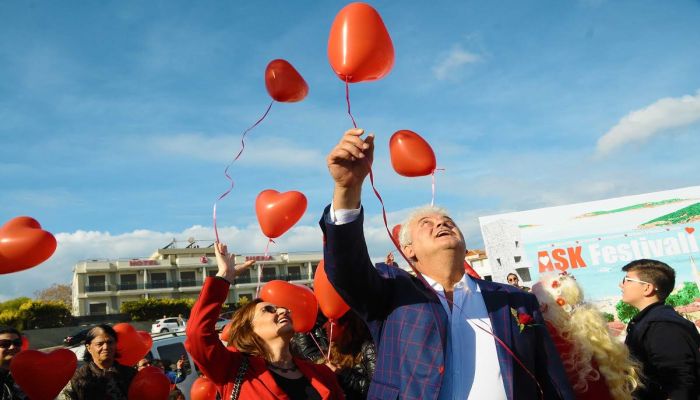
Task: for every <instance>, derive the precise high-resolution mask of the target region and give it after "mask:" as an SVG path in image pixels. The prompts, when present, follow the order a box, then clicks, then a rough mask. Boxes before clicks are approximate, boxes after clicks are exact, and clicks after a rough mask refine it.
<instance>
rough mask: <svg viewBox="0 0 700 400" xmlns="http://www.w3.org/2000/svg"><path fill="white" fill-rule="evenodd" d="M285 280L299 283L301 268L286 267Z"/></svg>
mask: <svg viewBox="0 0 700 400" xmlns="http://www.w3.org/2000/svg"><path fill="white" fill-rule="evenodd" d="M287 280H288V281H300V280H301V267H299V266H295V267H287Z"/></svg>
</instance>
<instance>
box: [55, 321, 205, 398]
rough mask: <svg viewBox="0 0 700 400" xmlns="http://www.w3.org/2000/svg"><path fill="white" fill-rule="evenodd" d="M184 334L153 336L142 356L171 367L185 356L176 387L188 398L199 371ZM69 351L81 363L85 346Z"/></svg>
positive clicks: (72, 348) (75, 347)
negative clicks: (186, 347) (179, 380)
mask: <svg viewBox="0 0 700 400" xmlns="http://www.w3.org/2000/svg"><path fill="white" fill-rule="evenodd" d="M186 338H187V337H186V336H185V333H184V332H177V333H166V334H161V335H155V336H153V345H152V346H151V350H150V351H149V352H148V353H147V354H146V355H145V356H144V358H148V359H149V360H154V359H159V360H162V361H163V364H164V365H165V366H166V368H168V367H172V366H174V365H176V364H177V361H178V360H179V359H180V357H182V356H183V355H184V356H185V365H184V369H185V373H186V377H185V380H184V381H182V382H180V383H178V384H177V387H178V388H179V389H180V391H182V393H183V394H184V395H185V398H186V399H189V398H190V389H191V388H192V383H194V381H195V380H196V379H197V377H198V376H199V374H200V372H199V369H198V368H197V366H196V365H195V363H194V360H192V357H191V356H190V354H189V353H188V352H187V350H185V339H186ZM69 350H70V351H72V352H73V353H75V355H76V357H78V366H81V365H83V355H84V354H85V346H79V345H78V346H73V347H70V348H69Z"/></svg>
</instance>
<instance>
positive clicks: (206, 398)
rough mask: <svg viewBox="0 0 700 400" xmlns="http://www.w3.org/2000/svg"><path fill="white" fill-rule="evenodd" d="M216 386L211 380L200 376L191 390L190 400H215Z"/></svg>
mask: <svg viewBox="0 0 700 400" xmlns="http://www.w3.org/2000/svg"><path fill="white" fill-rule="evenodd" d="M215 399H216V385H214V382H212V381H210V380H209V379H207V378H205V377H203V376H200V377H199V378H197V379H195V381H194V382H193V383H192V388H191V389H190V400H215Z"/></svg>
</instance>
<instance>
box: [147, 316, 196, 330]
mask: <svg viewBox="0 0 700 400" xmlns="http://www.w3.org/2000/svg"><path fill="white" fill-rule="evenodd" d="M186 326H187V320H186V319H182V318H178V317H170V318H161V319H158V320H156V322H155V323H154V324H153V325H151V333H165V332H184V331H185V327H186Z"/></svg>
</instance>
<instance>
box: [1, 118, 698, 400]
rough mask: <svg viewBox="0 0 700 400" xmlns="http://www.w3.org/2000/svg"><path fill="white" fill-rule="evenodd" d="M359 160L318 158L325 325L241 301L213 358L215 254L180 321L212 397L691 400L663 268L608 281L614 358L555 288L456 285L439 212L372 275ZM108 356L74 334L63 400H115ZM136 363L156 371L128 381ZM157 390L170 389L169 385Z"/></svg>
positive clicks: (339, 150) (8, 351) (218, 295)
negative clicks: (337, 299) (301, 329)
mask: <svg viewBox="0 0 700 400" xmlns="http://www.w3.org/2000/svg"><path fill="white" fill-rule="evenodd" d="M373 150H374V138H373V136H372V135H368V136H364V131H363V130H361V129H352V130H349V131H347V132H346V133H345V134H344V135H343V137H342V139H341V140H340V142H339V143H338V144H337V146H336V147H335V148H334V149H333V150H332V151H331V153H330V154H329V156H328V158H327V163H328V169H329V172H330V175H331V177H332V178H333V181H334V185H335V186H334V192H333V200H332V203H331V204H330V205H329V206H328V207H327V208H326V209H325V210H324V213H323V216H322V217H321V220H320V226H321V229H322V231H323V234H324V261H325V271H326V274H327V276H328V280H329V281H330V282H331V284H332V285H333V287H334V288H335V289H336V290H337V292H338V293H339V294H340V295H341V297H342V298H343V300H344V301H345V302H346V303H347V304H348V305H349V306H350V310H349V311H348V312H347V313H346V314H345V315H344V316H343V317H341V318H339V319H338V320H337V321H325V320H322V319H321V320H319V321H318V323H317V325H316V326H315V327H314V328H313V329H312V330H311V332H309V333H306V334H296V335H295V332H294V329H293V325H292V321H293V318H294V315H292V314H291V313H290V310H289V309H288V308H286V307H284V305H281V304H273V303H270V302H266V301H263V300H262V299H255V300H253V301H252V302H250V303H248V304H246V305H244V306H242V307H241V308H240V309H238V310H237V311H236V312H235V313H234V314H233V316H232V321H231V327H230V329H229V332H230V333H229V337H227V338H225V339H226V344H224V343H223V342H222V340H221V339H220V338H219V335H218V334H217V333H216V331H215V323H216V320H217V317H218V315H219V312H220V310H221V305H222V304H223V303H224V302H225V301H226V298H227V296H228V293H229V288H230V286H231V284H232V283H233V282H234V279H235V277H236V276H237V275H238V274H239V273H241V272H242V271H245V270H246V269H247V268H250V267H251V266H252V264H253V263H254V261H247V262H246V263H244V264H241V265H234V262H233V260H234V257H233V255H232V254H231V253H229V251H228V248H227V246H226V245H225V244H223V243H216V245H215V251H216V258H217V265H218V272H217V274H216V276H214V277H209V278H207V279H206V281H205V282H204V285H203V288H202V291H201V293H200V296H199V299H198V300H197V302H196V304H195V306H194V307H193V309H192V311H191V314H190V319H189V321H188V324H187V340H186V342H185V346H186V348H187V350H188V352H189V353H190V354H191V356H192V358H193V360H194V361H195V363H196V364H197V366H198V367H199V370H200V371H201V372H202V373H203V374H204V375H205V376H206V377H207V378H208V379H209V380H211V382H213V384H214V385H215V387H216V389H217V392H218V393H219V396H220V398H222V399H345V398H347V399H397V398H400V399H436V400H438V399H439V400H442V399H467V398H470V399H510V400H512V399H633V398H634V399H698V396H699V395H700V351H699V348H700V335H699V334H698V331H697V329H696V328H695V326H694V325H693V324H692V323H690V322H689V321H687V320H686V319H684V318H683V317H682V316H680V315H679V314H678V313H677V312H676V311H675V310H674V309H673V308H671V307H670V306H667V305H665V304H664V302H665V300H666V298H667V297H668V295H669V294H670V293H671V291H672V290H673V287H674V285H675V272H674V270H673V269H672V268H671V267H670V266H668V265H666V264H664V263H663V262H659V261H655V260H636V261H633V262H630V263H629V264H627V265H625V266H624V267H622V271H623V272H624V273H625V276H624V277H623V278H622V282H621V283H620V288H621V290H622V300H623V301H624V302H625V303H627V304H630V305H632V306H633V307H635V308H637V309H638V310H639V311H640V312H639V314H637V316H635V317H634V318H633V319H632V320H631V321H630V323H629V325H628V327H627V336H626V340H625V343H624V344H623V343H621V342H620V341H618V340H617V339H615V338H614V337H612V336H611V334H610V333H609V331H608V330H607V324H606V321H605V320H604V318H603V316H602V315H601V313H600V312H599V311H598V310H596V309H595V308H594V307H592V306H591V305H590V304H588V303H587V302H586V301H585V298H584V295H583V291H582V289H581V287H580V286H579V285H578V283H577V282H576V279H575V278H574V277H573V276H571V275H569V274H566V273H560V274H543V275H541V276H540V279H539V281H538V282H537V283H536V284H535V285H534V286H533V287H532V288H526V287H523V286H520V283H519V277H518V275H516V274H515V273H513V274H511V275H509V276H508V279H507V280H508V282H509V284H501V283H496V282H490V281H486V280H481V279H477V278H475V277H472V276H470V275H469V274H466V273H465V267H464V254H465V251H466V247H465V239H464V236H463V235H462V232H461V230H460V229H459V227H458V226H457V224H456V223H455V222H454V220H453V219H452V218H450V216H449V214H448V213H447V212H446V211H445V210H443V209H441V208H438V207H434V206H426V207H422V208H419V209H417V210H415V211H414V212H413V213H411V214H410V215H409V216H408V218H407V219H406V221H405V222H404V223H403V224H402V225H401V229H400V232H399V234H398V242H399V245H400V247H401V251H402V253H403V254H405V255H406V257H407V258H408V260H409V261H410V263H411V266H412V268H413V269H414V273H413V274H410V273H408V272H406V271H404V270H402V269H400V268H396V267H395V264H394V260H393V255H391V254H390V256H391V258H390V257H387V260H386V263H383V267H382V268H377V267H375V265H373V263H372V262H371V260H370V257H369V253H368V251H367V246H366V243H365V239H364V232H363V210H362V206H361V202H360V200H361V193H362V185H363V182H364V180H365V178H366V176H367V174H368V173H369V169H370V166H371V162H372V158H373ZM331 327H332V329H331ZM116 342H117V336H116V333H115V332H114V330H113V329H112V328H111V327H110V326H107V325H99V326H96V327H95V328H93V329H92V330H91V331H90V332H89V333H88V336H87V338H86V341H85V346H86V350H87V351H86V352H85V359H84V361H85V365H83V366H82V367H80V368H79V369H78V370H77V371H76V372H75V375H74V377H73V378H72V379H71V381H70V382H69V383H68V385H67V386H66V388H65V389H64V390H63V392H62V393H61V398H65V399H126V398H127V394H128V388H129V384H130V382H131V381H132V380H133V378H134V376H135V374H136V373H137V368H135V367H133V366H123V365H120V364H119V363H118V362H117V361H116V358H115V353H116ZM20 347H21V334H20V332H18V331H17V330H15V329H13V328H0V385H1V386H0V389H1V390H2V392H1V396H0V399H1V400H6V399H8V400H9V399H23V398H25V396H24V395H23V394H22V391H21V389H20V388H19V387H17V385H16V384H15V383H14V381H13V379H12V376H11V374H10V373H9V365H10V363H11V361H12V358H13V356H14V355H15V354H17V352H18V351H19V349H20ZM147 364H155V362H154V360H151V361H149V360H147V359H144V360H142V361H140V362H139V364H138V368H141V367H145V366H146V365H147ZM178 364H179V363H178ZM181 368H182V365H178V369H181ZM169 378H170V381H171V383H172V384H173V385H174V384H176V383H177V382H179V380H181V379H182V375H181V374H178V373H172V372H171V373H170V374H169ZM173 389H175V388H174V387H173ZM176 395H177V394H176ZM173 398H176V397H173Z"/></svg>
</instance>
